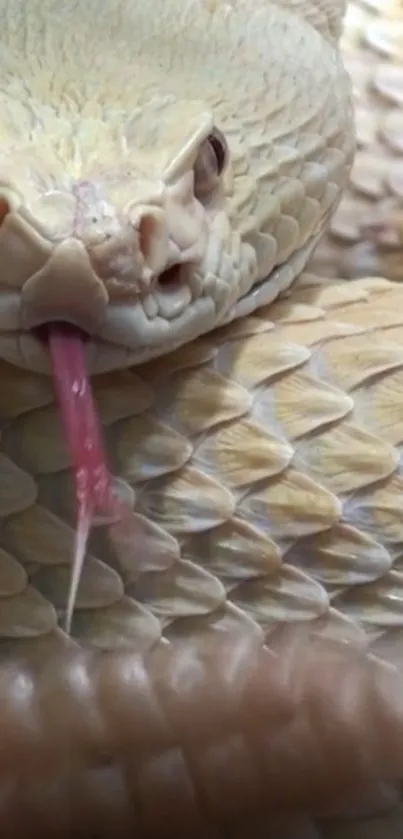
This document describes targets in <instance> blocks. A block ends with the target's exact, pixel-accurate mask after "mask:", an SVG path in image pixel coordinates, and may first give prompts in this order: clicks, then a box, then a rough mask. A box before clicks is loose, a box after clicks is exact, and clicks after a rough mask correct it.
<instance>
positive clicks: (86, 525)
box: [46, 323, 117, 634]
mask: <svg viewBox="0 0 403 839" xmlns="http://www.w3.org/2000/svg"><path fill="white" fill-rule="evenodd" d="M46 338H47V342H48V346H49V352H50V359H51V366H52V372H53V381H54V387H55V392H56V399H57V402H58V405H59V410H60V416H61V422H62V426H63V430H64V435H65V439H66V445H67V449H68V452H69V455H70V461H71V464H72V469H73V475H74V483H75V495H76V505H77V507H76V509H77V527H76V540H75V550H74V557H73V568H72V574H71V581H70V587H69V592H68V599H67V606H66V618H65V629H66V632H68V633H69V634H70V630H71V622H72V617H73V612H74V606H75V602H76V598H77V590H78V586H79V583H80V577H81V573H82V569H83V564H84V559H85V554H86V549H87V544H88V538H89V535H90V531H91V526H92V524H93V520H94V516H95V514H96V512H97V511H98V512H103V513H108V514H111V515H112V516H114V515H115V516H116V513H117V509H116V502H115V501H114V498H113V495H112V491H111V480H110V475H109V471H108V469H107V466H106V461H105V455H104V450H103V446H102V441H101V435H100V429H99V424H98V418H97V412H96V409H95V406H94V402H93V397H92V390H91V385H90V382H89V379H88V375H87V371H86V365H85V353H84V341H85V339H84V336H83V334H82V333H81V331H80V330H78V329H77V328H75V327H73V326H70V325H67V324H61V323H60V324H52V325H50V326H49V327H48V328H47V335H46Z"/></svg>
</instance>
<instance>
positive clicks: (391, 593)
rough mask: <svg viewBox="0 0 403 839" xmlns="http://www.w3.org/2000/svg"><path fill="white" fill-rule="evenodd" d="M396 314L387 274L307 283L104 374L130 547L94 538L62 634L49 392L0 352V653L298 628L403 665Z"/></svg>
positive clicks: (65, 481)
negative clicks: (131, 532) (350, 641)
mask: <svg viewBox="0 0 403 839" xmlns="http://www.w3.org/2000/svg"><path fill="white" fill-rule="evenodd" d="M402 312H403V292H402V290H401V289H400V287H399V286H396V285H393V284H389V283H388V282H387V281H386V280H381V279H365V280H362V281H355V282H352V283H349V284H342V283H336V284H333V283H331V284H329V283H326V282H325V281H320V280H318V279H317V278H315V277H313V276H312V275H309V274H305V275H303V276H302V278H301V279H300V281H298V283H297V285H296V286H295V287H294V289H293V292H292V294H291V295H290V296H289V297H288V298H286V299H283V300H280V301H279V302H278V303H275V304H273V305H272V306H271V307H270V309H267V310H260V311H259V312H258V313H256V314H255V315H254V316H251V317H248V318H245V319H241V320H240V321H238V322H237V323H235V324H232V325H231V326H229V327H226V328H224V329H222V330H220V331H217V332H214V333H211V334H210V335H209V336H207V337H205V338H203V339H199V340H198V341H196V342H194V343H191V344H189V346H188V347H187V350H186V352H183V351H180V352H177V353H175V354H173V355H168V356H166V357H165V358H164V359H163V360H159V361H158V362H151V363H149V364H148V365H145V366H142V367H138V368H136V369H132V370H130V371H126V372H122V373H121V374H119V375H116V374H115V375H113V377H112V376H109V375H106V376H103V377H101V378H99V379H97V380H96V384H95V392H96V394H97V400H98V405H99V411H100V415H101V417H102V420H103V423H104V426H105V429H106V437H107V440H108V443H109V447H110V451H111V455H112V457H113V464H114V473H115V474H116V476H118V479H119V480H121V481H122V480H123V481H124V482H127V484H129V485H130V487H131V489H132V491H133V492H134V494H135V499H136V500H135V507H134V512H133V515H134V516H135V517H136V519H137V525H138V541H137V543H136V544H135V545H131V546H127V545H126V546H125V545H115V546H114V545H113V542H109V543H108V541H107V539H106V538H105V533H104V532H103V530H102V529H100V530H96V531H95V532H94V536H93V539H92V543H91V548H90V552H91V555H89V556H88V557H87V560H86V564H85V568H84V573H83V577H82V582H81V586H80V590H79V594H78V600H77V605H76V614H75V620H74V624H73V638H72V640H69V639H67V638H66V636H65V635H64V633H63V632H62V630H61V628H60V626H61V618H62V616H63V609H64V607H65V604H66V590H67V585H68V580H69V575H70V567H69V558H70V556H71V551H72V537H73V530H72V523H73V521H74V513H73V509H72V503H71V495H70V481H69V475H68V472H67V471H66V466H67V464H66V458H65V452H64V447H63V442H62V440H61V437H60V434H59V426H58V422H57V415H56V413H55V408H54V405H53V404H52V392H51V389H50V383H49V380H48V379H47V378H46V377H43V378H41V377H40V376H38V375H36V374H31V373H25V372H19V373H17V372H16V370H15V369H14V368H11V367H9V366H7V364H5V363H4V364H3V365H2V368H1V376H2V381H3V383H4V387H3V388H2V391H1V393H2V396H1V397H0V416H1V420H2V435H1V478H2V480H1V496H0V513H1V516H2V558H1V577H0V596H1V608H0V636H1V645H0V649H1V654H2V657H3V658H5V659H6V658H8V657H9V656H12V657H13V658H15V656H22V657H23V658H26V659H27V660H29V661H31V663H32V662H33V661H34V662H36V665H37V664H38V662H39V663H41V666H43V663H44V661H45V660H48V659H49V655H51V656H56V655H57V652H58V650H60V651H61V650H62V648H63V647H65V645H67V644H70V643H72V644H79V645H80V646H82V647H84V648H91V649H97V650H101V651H108V650H138V651H145V650H147V649H155V647H156V645H158V644H160V643H161V639H164V638H166V639H173V638H178V637H183V636H184V635H186V637H188V638H189V637H191V635H192V633H199V632H200V631H201V629H203V630H205V631H206V630H208V631H209V632H212V633H220V630H222V629H223V628H226V629H229V628H231V627H232V628H235V629H236V628H237V627H239V628H241V627H242V628H244V630H245V633H248V632H253V631H257V630H258V629H259V628H260V629H261V630H263V632H264V634H265V635H266V637H267V638H268V639H269V638H270V633H271V632H272V631H273V630H274V629H275V628H276V627H278V626H279V625H280V624H283V623H284V622H286V623H287V622H303V623H305V622H307V621H309V622H311V624H312V626H313V627H316V628H317V629H318V630H319V631H320V632H325V633H327V634H329V633H330V634H332V635H333V634H336V635H337V637H343V638H354V639H356V640H358V641H360V640H361V641H362V643H365V644H366V643H368V642H371V644H372V646H373V649H375V650H378V651H379V652H381V653H382V650H383V649H384V647H385V645H386V644H387V646H388V649H391V648H392V649H396V651H397V656H398V657H399V655H401V650H402V641H403V636H402V629H403V560H402V556H403V529H402V527H403V525H402V521H403V515H402V504H403V501H402V499H403V491H402V489H403V477H402V475H401V469H400V446H401V443H402V440H403V424H402V416H401V415H402V409H401V406H402V400H403V350H402V336H403V315H402ZM267 525H269V526H267ZM117 548H118V550H117ZM116 689H117V691H118V686H117V687H116ZM387 818H388V819H389V818H391V819H392V822H393V819H395V818H396V816H393V815H392V814H390V815H388V816H387ZM343 824H344V823H343ZM382 825H383V827H382V830H383V829H384V826H385V822H382ZM364 828H365V824H364V827H363V828H362V829H363V830H364ZM335 829H336V828H335V827H332V828H330V827H329V826H327V827H326V831H329V830H330V833H328V832H327V833H326V832H325V835H326V836H328V835H329V836H332V837H334V836H335V835H336V833H335V832H334V831H335ZM344 829H345V827H344V826H342V830H344ZM356 829H357V830H358V828H356ZM342 835H343V836H344V835H347V834H345V833H342ZM348 835H351V836H353V835H354V836H355V835H356V834H355V833H351V834H348ZM357 835H361V834H357ZM362 835H364V836H366V835H368V834H366V833H365V830H364V834H362ZM377 835H378V834H376V833H375V834H374V836H377ZM382 835H384V834H382ZM387 835H388V836H389V835H390V837H391V839H392V837H394V836H395V835H396V837H397V836H400V834H399V833H390V834H387Z"/></svg>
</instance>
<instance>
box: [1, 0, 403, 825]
mask: <svg viewBox="0 0 403 839" xmlns="http://www.w3.org/2000/svg"><path fill="white" fill-rule="evenodd" d="M344 14H345V4H344V3H343V2H336V1H335V0H287V2H284V1H283V2H270V1H269V0H228V1H226V0H153V4H152V5H147V4H145V3H143V2H140V0H125V2H122V0H105V2H104V3H102V4H101V3H99V2H97V0H88V2H87V3H86V4H81V3H77V2H76V1H75V0H64V2H62V3H60V2H56V0H14V2H13V3H12V4H8V3H6V2H5V0H1V2H0V24H1V25H0V40H1V50H0V67H1V79H2V81H1V87H0V138H1V144H0V148H1V156H0V264H1V265H2V269H1V275H0V377H1V379H0V380H1V383H2V387H1V389H0V419H1V437H0V474H1V482H0V518H1V548H0V553H1V555H0V659H1V667H0V681H1V697H2V698H1V703H2V713H1V715H0V730H1V737H0V740H1V743H2V757H1V759H0V790H1V803H0V824H1V825H2V826H4V830H5V834H6V835H9V836H11V835H13V836H14V835H15V836H28V835H29V836H32V833H33V830H34V827H35V826H40V829H41V831H42V835H48V833H46V831H47V830H48V831H50V830H51V828H52V826H53V831H54V833H53V834H51V835H56V834H57V835H59V832H60V830H64V831H65V834H66V835H71V829H72V820H73V822H74V819H75V818H76V817H77V819H78V817H79V815H80V819H81V821H78V822H77V831H79V830H81V833H79V832H78V833H77V835H83V833H82V832H83V830H84V828H85V826H86V824H87V826H88V825H90V827H88V830H89V834H90V835H92V836H95V835H96V836H104V835H115V834H114V831H116V832H117V835H121V834H120V833H119V829H120V828H119V825H121V822H120V821H119V819H120V818H122V812H123V811H124V810H125V807H127V806H128V804H127V795H126V793H125V789H124V785H123V786H122V779H121V776H120V775H119V773H118V774H116V772H115V773H114V754H115V755H116V751H118V752H119V754H120V756H122V755H124V762H125V766H126V768H127V767H128V766H129V767H132V769H133V772H134V776H135V778H136V779H137V780H136V782H135V783H136V784H139V783H140V781H139V774H138V773H139V765H138V764H137V763H136V761H137V760H138V761H140V762H141V761H142V760H143V761H144V764H142V766H143V769H144V766H146V769H144V773H145V774H144V775H143V776H142V779H141V783H140V793H139V796H140V798H141V789H143V791H144V790H148V792H147V795H146V794H145V793H144V797H143V799H142V800H141V802H140V803H139V810H138V812H137V814H136V818H137V819H139V821H138V822H136V824H137V827H138V834H137V833H135V834H133V832H130V834H128V835H131V836H132V835H139V836H140V835H141V836H157V835H161V834H160V833H158V831H157V829H156V827H155V822H154V821H153V819H154V817H155V811H156V807H157V804H156V802H157V803H158V801H160V802H161V801H162V799H163V797H164V794H165V792H166V786H164V784H165V783H166V782H167V781H168V779H169V767H170V766H171V768H172V766H173V764H171V763H170V760H171V757H172V748H173V746H172V744H173V742H174V744H175V741H172V731H171V733H170V731H169V730H167V727H166V725H165V726H164V725H163V724H162V722H161V725H160V723H158V719H159V717H158V709H157V708H156V697H155V695H154V694H153V692H152V691H151V689H150V690H149V691H148V692H147V690H148V689H147V690H146V687H145V685H146V681H144V679H145V675H144V674H145V672H146V671H144V669H143V670H141V667H146V669H147V668H149V669H150V668H151V670H152V668H154V671H153V672H154V678H155V680H156V682H155V684H157V687H158V685H159V689H160V690H162V689H163V686H164V685H165V688H166V689H168V687H167V686H168V685H171V686H172V685H173V684H174V683H175V684H177V683H178V679H179V682H181V678H182V677H181V674H182V676H183V680H184V693H183V696H187V693H186V690H187V687H186V686H188V685H189V682H188V681H187V675H186V674H188V673H190V676H189V678H190V680H191V677H192V678H193V677H194V678H195V679H196V682H197V679H198V672H199V671H197V672H195V671H194V669H193V670H192V666H193V667H196V670H197V666H199V667H200V668H201V671H203V667H204V666H206V667H208V661H207V664H206V663H205V662H204V664H203V661H204V660H203V661H202V660H201V659H200V661H199V660H198V659H197V657H196V653H194V652H192V651H194V650H195V649H196V647H197V645H198V644H201V646H202V648H203V649H204V647H203V644H204V643H207V641H208V642H209V643H211V644H212V648H213V650H215V653H214V655H215V656H216V658H215V659H214V661H215V665H214V666H215V667H216V669H215V670H214V672H215V680H216V683H220V678H224V680H225V679H226V678H228V679H231V678H235V675H234V674H239V673H241V675H242V672H243V673H245V672H246V670H247V669H248V666H249V667H251V662H253V661H255V659H254V658H253V655H254V654H255V653H253V650H255V651H256V649H258V652H257V653H256V655H263V657H264V655H265V651H268V650H269V648H270V644H271V640H273V639H274V638H275V637H276V633H277V631H279V630H280V629H287V627H294V628H296V629H297V630H298V632H300V633H301V636H302V635H303V633H304V631H306V630H307V629H309V631H310V632H312V637H315V638H316V637H317V638H322V637H323V638H326V639H330V640H335V641H340V640H341V642H342V643H344V642H346V644H347V645H349V644H350V643H351V644H357V645H358V646H359V647H360V649H364V648H365V650H367V649H369V650H370V651H371V654H372V655H373V656H375V657H377V658H378V659H379V660H380V661H382V660H385V659H386V650H388V656H389V655H391V651H393V652H394V653H395V660H396V661H397V662H398V661H399V642H400V643H401V639H402V638H401V633H402V627H403V605H402V604H403V565H402V557H403V531H402V515H401V513H402V503H403V502H402V498H403V492H402V488H403V476H402V472H401V443H402V440H403V426H402V417H401V413H402V412H401V405H402V400H403V349H402V337H403V332H402V330H403V314H402V312H403V306H402V302H403V297H402V295H403V292H402V289H401V287H399V285H398V284H394V283H392V282H390V281H389V280H388V279H386V278H382V277H380V276H372V277H371V276H366V277H362V278H358V279H356V280H353V281H349V282H346V281H344V280H337V281H336V280H331V279H326V278H325V277H324V276H319V275H315V274H314V273H312V272H311V271H310V270H309V262H310V259H311V257H312V254H313V252H314V249H315V247H316V245H317V244H318V242H319V241H320V240H321V237H322V236H323V234H324V232H325V231H326V229H327V226H328V225H329V222H330V219H331V217H332V216H333V215H334V214H335V212H336V211H337V209H338V207H339V205H340V201H341V200H342V196H343V192H344V190H345V189H346V187H347V184H348V179H349V176H350V171H351V167H352V164H353V159H354V152H355V146H356V138H355V129H354V103H353V96H352V88H351V80H350V76H349V73H348V72H347V70H346V68H345V67H344V64H343V60H342V57H341V53H340V49H339V46H338V41H339V38H340V34H341V31H342V25H343V16H344ZM1 254H3V256H2V257H1ZM72 477H73V478H75V480H72ZM77 508H78V509H79V511H81V514H82V515H81V525H80V521H79V522H78V523H77ZM80 526H81V530H80ZM80 551H81V554H80ZM79 554H80V556H81V558H80V561H78V560H77V557H78V556H79ZM78 566H79V568H78ZM77 568H78V570H79V573H78V574H77V575H76V580H75V584H74V586H72V579H73V578H74V570H75V569H76V570H77ZM69 592H70V594H71V593H72V592H73V595H74V596H73V598H72V599H71V601H70V607H71V608H70V612H69V605H68V604H69ZM66 615H67V617H69V618H70V620H69V622H68V626H67V625H66ZM231 638H237V639H238V641H239V643H238V642H237V643H235V642H234V643H233V644H232V646H231V643H229V646H228V645H227V646H225V643H226V639H229V642H230V640H231ZM273 643H274V641H273ZM222 645H224V646H222ZM256 645H257V647H256ZM179 650H182V651H183V650H185V653H183V655H184V658H183V655H182V653H181V654H180V653H179V652H178V651H179ZM251 650H252V652H251ZM186 651H187V652H186ZM164 654H166V655H168V657H169V656H171V658H170V659H169V662H170V664H169V667H170V669H169V668H168V670H167V669H166V665H164V659H163V655H164ZM161 656H162V658H161ZM186 656H187V658H186ZM192 656H193V658H192ZM213 657H214V656H213ZM392 658H393V656H392ZM388 660H389V659H388ZM198 661H199V663H198V664H197V662H198ZM259 661H260V659H259ZM141 662H143V664H141ZM144 662H145V664H144ZM186 662H187V664H186ZM192 662H193V665H192ZM239 662H240V663H239ZM140 665H141V666H140ZM210 665H211V667H212V666H213V664H212V663H211V661H210ZM241 665H242V666H241ZM295 666H297V665H295ZM186 667H190V671H189V670H187V669H186ZM242 668H243V670H242ZM245 668H246V670H245ZM140 671H141V672H140ZM147 672H148V671H147ZM142 674H143V675H142ZM143 677H144V678H143ZM164 680H165V681H164ZM170 680H171V681H170ZM147 684H148V683H147ZM143 687H144V691H145V692H144V693H141V691H142V690H143ZM140 688H141V689H140ZM200 690H201V688H200ZM200 690H199V693H200ZM168 692H169V691H168ZM197 696H198V694H197V691H196V698H197ZM167 702H168V704H169V698H168V700H167ZM250 703H251V704H250V705H249V708H251V707H252V706H253V697H251V698H250ZM183 713H184V715H185V716H186V714H188V717H187V720H188V723H189V737H192V738H195V737H200V738H203V737H204V738H206V740H208V738H209V737H211V736H213V735H212V734H211V732H209V731H208V730H207V728H206V730H205V731H202V732H197V731H195V730H194V727H193V728H192V725H191V714H190V716H189V713H190V712H189V709H188V710H187V711H186V708H185V710H184V712H183ZM256 714H257V717H258V718H260V717H259V712H258V709H256ZM150 715H151V716H152V715H154V716H153V719H155V720H157V722H156V723H155V725H156V728H155V729H154V735H155V736H154V735H153V737H154V739H153V737H152V736H151V734H150V733H148V734H147V732H150V727H149V725H148V722H149V718H151V716H150ZM252 716H253V715H252ZM227 722H228V720H226V718H225V715H224V718H223V719H222V721H221V729H220V730H225V729H226V723H227ZM143 723H144V725H143ZM206 725H207V723H206ZM147 726H148V728H147ZM158 726H159V727H158ZM168 728H169V726H168ZM219 735H220V731H219V730H218V729H217V728H215V729H214V738H215V740H214V738H213V741H212V746H211V747H212V748H213V745H214V744H215V745H216V747H217V748H216V752H217V755H216V756H217V760H219V756H218V752H219V748H220V742H221V741H220V736H219ZM209 742H210V741H209ZM114 750H115V751H114ZM158 750H160V751H158ZM217 750H218V751H217ZM174 751H175V750H174ZM234 754H235V753H234ZM150 756H151V757H152V760H151V757H150ZM146 758H147V759H146ZM122 759H123V758H122ZM115 762H116V761H115ZM236 763H237V761H236V760H235V764H236ZM175 765H176V764H175ZM158 767H159V768H158ZM199 769H200V773H201V775H200V773H199V775H200V777H199V782H200V784H201V785H202V782H201V781H200V778H201V777H202V769H201V768H200V767H199ZM181 771H182V770H181ZM167 772H168V774H167ZM136 773H137V774H136ZM164 773H165V774H164ZM129 774H130V772H129ZM235 774H236V773H235ZM402 774H403V773H402ZM196 776H197V772H196ZM186 777H187V776H186ZM231 777H232V776H231ZM164 779H165V780H164ZM235 780H236V779H235V775H234V784H235V785H234V786H233V789H232V788H231V789H232V792H229V791H228V790H229V789H230V786H229V787H228V789H227V791H226V794H227V799H228V796H229V798H230V799H231V800H232V799H236V798H237V796H238V797H239V800H240V801H243V796H244V794H245V789H244V786H243V785H242V784H241V783H240V778H239V777H238V784H236V783H235ZM183 783H184V784H185V786H186V784H187V783H188V781H187V780H186V778H185V776H183ZM194 783H195V784H196V787H197V778H196V780H194ZM217 784H218V781H217ZM392 786H393V785H392ZM218 787H219V792H218V793H217V794H215V793H214V790H210V792H211V797H210V799H209V801H208V805H206V807H207V810H206V812H207V814H208V813H210V816H211V819H210V821H208V817H207V816H206V819H207V827H206V828H205V832H204V833H203V835H204V836H205V835H207V836H213V835H218V834H217V833H215V832H214V833H213V832H212V831H213V821H214V818H213V816H214V813H216V811H217V808H218V810H219V811H220V813H221V816H220V818H221V821H220V825H221V828H220V829H222V830H223V831H224V832H220V834H219V835H220V836H221V835H226V836H229V835H230V834H229V832H228V831H227V832H225V830H226V829H224V828H225V825H224V822H225V818H224V816H223V812H224V810H223V809H222V808H224V809H225V807H224V805H225V801H226V796H225V794H223V793H222V790H221V787H220V785H219V784H218ZM396 789H397V787H396ZM220 790H221V791H220ZM234 790H235V792H234ZM168 791H169V790H168ZM392 792H393V795H392V803H390V802H389V803H390V806H391V807H392V804H393V806H395V805H396V806H397V807H398V808H399V807H400V804H399V801H398V798H399V796H398V792H396V796H397V798H396V796H395V787H394V786H393V790H392ZM171 793H172V794H173V790H171ZM203 794H206V795H207V793H206V791H204V793H203ZM125 795H126V798H125ZM80 796H81V797H80ZM219 796H221V797H219ZM201 797H203V795H202V796H201ZM207 797H208V796H207ZM164 800H165V799H164ZM388 800H389V799H388ZM74 802H75V803H74ZM77 802H78V803H77ZM218 802H220V803H218ZM95 803H96V806H95ZM372 804H373V805H374V807H375V810H376V809H377V805H376V804H375V803H374V801H372ZM378 805H379V806H378V810H379V808H380V809H381V810H382V812H384V811H385V810H386V815H385V818H389V815H390V814H389V810H388V806H386V805H385V802H383V804H382V806H381V804H380V803H379V802H378ZM164 806H167V807H168V809H167V811H166V814H167V815H166V820H165V821H166V824H165V828H166V833H165V834H164V835H166V836H168V835H175V836H176V837H178V836H180V835H181V833H180V830H179V827H178V825H177V824H175V825H174V826H172V822H171V820H172V819H173V810H172V809H170V808H169V806H168V805H167V804H166V802H165V804H164ZM173 806H174V805H172V807H173ZM74 807H75V809H74ZM69 808H70V809H69ZM164 812H165V810H164ZM83 813H84V815H83ZM322 815H323V814H321V813H313V814H309V818H311V817H312V820H313V821H312V822H310V826H309V830H311V828H312V830H313V831H316V832H314V833H312V830H311V832H309V833H308V834H306V832H304V834H303V835H304V836H305V835H309V836H312V835H315V836H327V837H329V836H332V837H334V836H336V835H338V834H337V830H338V829H339V827H338V825H339V822H338V820H337V818H336V816H335V820H334V819H330V821H329V820H328V821H326V823H325V824H323V819H322ZM377 815H379V812H377ZM187 816H188V818H189V823H188V827H187V828H183V830H184V831H185V835H199V834H196V827H197V824H199V822H197V821H196V822H195V821H194V820H193V821H192V820H191V813H190V810H189V812H188V813H187ZM182 817H183V813H182ZM367 817H368V818H369V815H368V813H367V814H366V815H365V817H364V815H363V819H364V834H363V835H366V836H367V835H368V833H365V830H367V829H368V824H369V822H368V818H367ZM223 819H224V822H223ZM74 824H76V823H75V822H74ZM251 824H252V823H251V822H248V825H249V827H247V828H246V833H245V835H250V826H251ZM355 824H356V826H357V823H356V822H355ZM382 824H384V823H382ZM10 825H11V827H10ZM94 825H95V826H94ZM139 825H140V827H139ZM189 825H190V827H189ZM223 825H224V826H223ZM182 827H183V826H182ZM305 828H306V825H305V827H304V831H305ZM136 829H137V828H136ZM307 829H308V828H307ZM170 830H172V832H169V831H170ZM186 830H187V832H186ZM345 830H346V822H345V821H342V823H341V835H343V836H345V835H347V834H346V833H345V832H344V831H345ZM69 831H70V832H69ZM108 831H112V834H111V833H110V832H109V833H108ZM318 831H319V832H318ZM49 835H50V834H49ZM122 835H123V834H122ZM125 835H126V834H125ZM231 835H233V834H232V833H231ZM234 835H235V834H234ZM237 835H239V834H237ZM256 835H257V834H256ZM259 835H261V834H260V833H259ZM265 835H266V832H265ZM275 835H276V837H279V836H280V835H281V834H280V832H279V831H278V830H277V832H276V834H275ZM288 835H289V834H288ZM300 835H302V834H300V833H299V834H298V836H300ZM351 835H353V834H352V833H351ZM354 835H356V834H354ZM357 835H358V834H357ZM388 835H389V834H388ZM390 835H392V834H390ZM396 835H397V834H396Z"/></svg>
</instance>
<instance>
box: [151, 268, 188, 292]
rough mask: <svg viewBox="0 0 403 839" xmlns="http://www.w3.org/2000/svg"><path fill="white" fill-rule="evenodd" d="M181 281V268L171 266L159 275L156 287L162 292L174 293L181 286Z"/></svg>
mask: <svg viewBox="0 0 403 839" xmlns="http://www.w3.org/2000/svg"><path fill="white" fill-rule="evenodd" d="M183 279H184V277H183V270H182V266H181V265H172V266H171V267H170V268H167V269H166V271H163V272H162V274H160V275H159V277H158V282H157V286H158V288H159V289H161V290H163V291H176V289H177V288H179V286H180V285H181V283H182V281H183Z"/></svg>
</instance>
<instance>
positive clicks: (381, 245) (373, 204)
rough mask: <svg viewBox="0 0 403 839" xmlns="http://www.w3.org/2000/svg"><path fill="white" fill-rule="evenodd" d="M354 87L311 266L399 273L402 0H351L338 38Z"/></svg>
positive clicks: (341, 273) (394, 276)
mask: <svg viewBox="0 0 403 839" xmlns="http://www.w3.org/2000/svg"><path fill="white" fill-rule="evenodd" d="M341 49H342V55H343V57H344V63H345V66H346V68H347V70H348V72H349V74H350V76H351V78H352V82H353V89H354V105H355V119H356V130H357V146H358V148H357V153H356V157H355V162H354V166H353V170H352V173H351V177H350V181H349V186H348V188H347V189H346V191H345V193H344V196H343V200H342V202H341V205H340V208H339V209H338V211H337V212H336V215H335V216H334V218H333V219H332V222H331V226H330V233H329V235H326V236H325V237H324V238H323V240H322V242H321V243H320V245H319V247H318V249H317V250H316V252H315V255H314V258H313V260H312V263H311V268H312V270H313V271H316V272H319V273H322V274H325V276H327V277H358V276H365V275H368V274H372V275H377V276H383V277H387V278H388V279H391V280H395V281H397V282H401V281H402V280H403V95H402V90H403V3H402V0H361V1H360V2H351V3H349V5H348V11H347V15H346V18H345V23H344V33H343V36H342V39H341Z"/></svg>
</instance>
